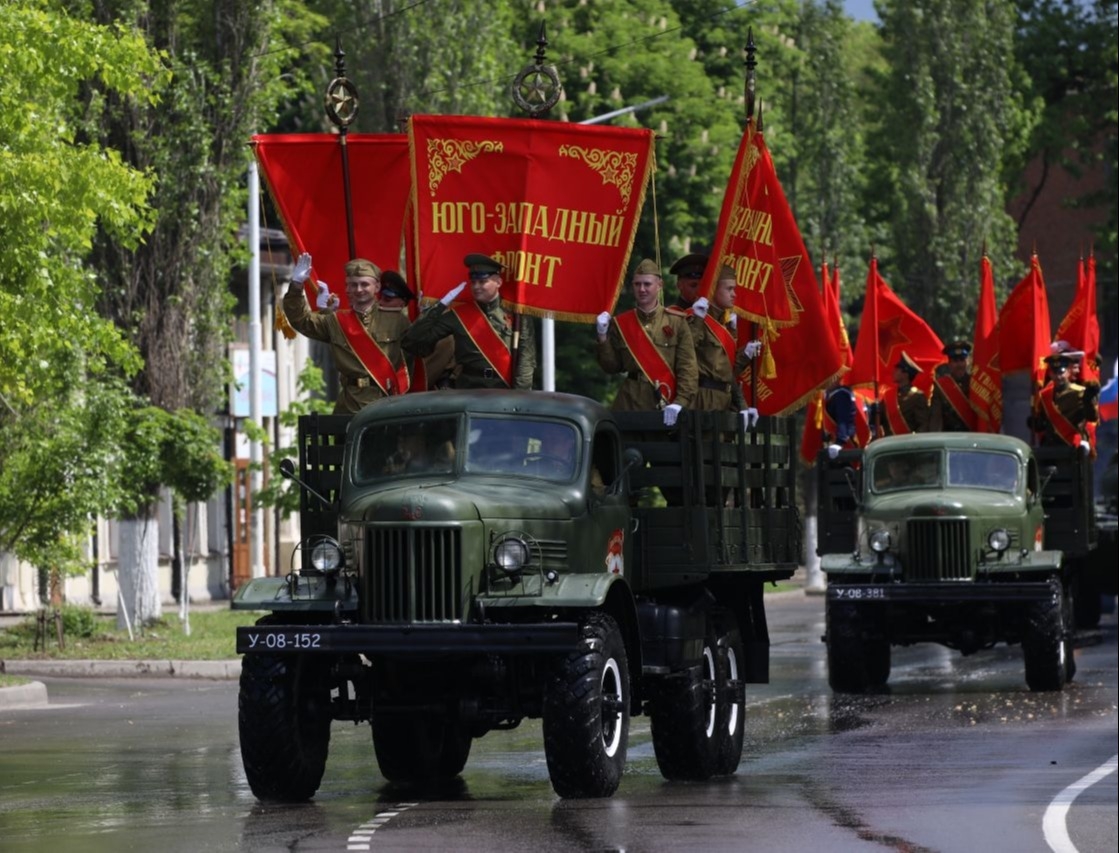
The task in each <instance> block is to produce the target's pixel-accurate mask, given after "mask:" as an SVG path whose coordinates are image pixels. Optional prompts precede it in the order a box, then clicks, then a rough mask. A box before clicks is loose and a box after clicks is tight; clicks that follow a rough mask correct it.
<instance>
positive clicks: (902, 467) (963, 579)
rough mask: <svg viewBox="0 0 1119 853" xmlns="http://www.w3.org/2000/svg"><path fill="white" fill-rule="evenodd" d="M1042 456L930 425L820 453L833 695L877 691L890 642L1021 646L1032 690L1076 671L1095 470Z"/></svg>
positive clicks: (1079, 459) (1009, 442)
mask: <svg viewBox="0 0 1119 853" xmlns="http://www.w3.org/2000/svg"><path fill="white" fill-rule="evenodd" d="M1045 453H1046V456H1045V457H1044V461H1042V460H1041V459H1039V455H1038V454H1037V453H1036V452H1035V451H1034V450H1033V449H1032V448H1030V446H1029V445H1027V444H1026V443H1025V442H1023V441H1021V440H1019V439H1017V438H1013V437H1010V436H1004V435H984V434H980V433H925V434H917V435H907V436H898V437H892V438H883V439H879V440H877V441H874V442H872V443H871V444H870V446H869V447H868V448H867V449H866V450H865V451H843V452H841V453H840V454H839V456H838V457H837V459H836V460H835V461H834V462H831V463H829V462H828V460H827V459H826V457H824V458H822V459H821V460H820V463H819V466H818V467H819V469H820V475H819V476H820V479H819V481H818V482H819V487H820V495H821V501H820V506H821V510H820V512H821V522H820V525H819V530H820V538H819V546H818V550H819V553H820V555H821V558H822V559H821V564H822V568H823V570H824V572H826V573H827V578H828V587H827V597H826V603H825V607H826V626H827V627H826V635H825V641H826V643H827V657H828V680H829V683H830V684H831V687H832V689H833V690H836V691H842V692H862V691H865V690H868V689H872V688H876V687H881V686H883V685H885V684H886V682H887V681H888V679H889V676H890V655H891V647H893V646H906V645H912V644H914V643H921V642H933V643H940V644H941V645H944V646H947V647H948V648H951V649H955V650H958V651H960V652H962V653H963V654H965V655H966V654H971V653H973V652H976V651H979V650H981V649H986V648H991V647H993V646H994V645H996V644H998V643H1002V642H1005V643H1008V644H1015V643H1018V644H1021V646H1022V653H1023V657H1024V660H1025V670H1026V683H1027V685H1028V686H1029V688H1030V689H1031V690H1060V689H1062V688H1063V686H1064V685H1065V684H1066V683H1067V682H1068V681H1070V680H1071V679H1072V677H1073V674H1074V673H1075V670H1076V665H1075V662H1074V659H1073V655H1072V641H1073V632H1074V628H1073V621H1074V616H1073V600H1072V594H1073V591H1074V590H1075V589H1076V588H1077V587H1078V585H1079V584H1080V583H1081V581H1082V578H1083V577H1084V574H1085V572H1086V571H1087V568H1086V567H1087V563H1086V558H1085V556H1084V555H1086V554H1088V553H1089V552H1090V551H1091V549H1092V548H1093V547H1094V540H1092V537H1093V533H1094V529H1095V528H1094V521H1093V519H1092V517H1093V513H1094V510H1093V505H1092V498H1091V494H1092V492H1091V468H1090V465H1089V462H1088V460H1087V457H1085V456H1084V455H1083V454H1081V453H1079V452H1077V451H1075V450H1072V449H1070V450H1069V451H1068V452H1067V453H1066V452H1065V451H1064V450H1063V449H1060V448H1057V449H1046V451H1045ZM1058 457H1059V458H1058ZM1090 540H1092V541H1090ZM1062 545H1064V546H1065V547H1067V548H1069V550H1070V553H1073V554H1075V555H1076V556H1075V557H1074V558H1072V559H1070V558H1069V557H1068V556H1067V554H1066V552H1065V551H1063V550H1062V548H1061V546H1062ZM1097 598H1098V596H1097ZM1097 618H1098V617H1097Z"/></svg>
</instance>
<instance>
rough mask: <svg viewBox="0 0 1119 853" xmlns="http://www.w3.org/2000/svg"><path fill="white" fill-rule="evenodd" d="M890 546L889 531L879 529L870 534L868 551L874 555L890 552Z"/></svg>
mask: <svg viewBox="0 0 1119 853" xmlns="http://www.w3.org/2000/svg"><path fill="white" fill-rule="evenodd" d="M892 544H893V541H892V540H891V538H890V531H889V530H887V529H886V528H884V527H880V528H878V529H877V530H875V531H873V532H872V533H871V534H870V550H872V551H873V552H874V553H875V554H884V553H885V552H886V551H889V550H890V546H891V545H892Z"/></svg>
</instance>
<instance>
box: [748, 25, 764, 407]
mask: <svg viewBox="0 0 1119 853" xmlns="http://www.w3.org/2000/svg"><path fill="white" fill-rule="evenodd" d="M757 52H758V46H757V43H756V42H755V41H754V28H753V27H750V28H749V29H748V30H747V31H746V63H745V64H746V91H745V99H746V133H749V132H750V122H752V121H753V120H754V101H755V98H756V96H757V74H756V73H755V69H756V68H757V67H758V60H757ZM761 129H762V128H761V113H760V111H759V114H758V124H757V130H758V131H759V132H760V131H761ZM767 313H768V312H767ZM757 338H758V324H757V321H756V320H751V321H750V340H751V341H755V340H757ZM759 355H760V353H759ZM757 407H758V363H755V362H751V364H750V408H752V409H756V408H757Z"/></svg>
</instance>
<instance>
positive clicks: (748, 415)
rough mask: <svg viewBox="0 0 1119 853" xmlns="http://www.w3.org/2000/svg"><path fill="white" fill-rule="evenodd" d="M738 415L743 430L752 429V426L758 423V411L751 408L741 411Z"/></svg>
mask: <svg viewBox="0 0 1119 853" xmlns="http://www.w3.org/2000/svg"><path fill="white" fill-rule="evenodd" d="M738 414H739V416H740V417H741V418H742V428H743V429H753V427H754V424H756V423H757V422H758V410H757V409H755V408H754V407H753V406H751V407H750V408H748V409H743V410H742V411H741V412H739V413H738Z"/></svg>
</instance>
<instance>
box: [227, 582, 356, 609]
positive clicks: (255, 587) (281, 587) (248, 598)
mask: <svg viewBox="0 0 1119 853" xmlns="http://www.w3.org/2000/svg"><path fill="white" fill-rule="evenodd" d="M339 602H340V603H341V609H342V610H357V606H358V599H357V587H356V586H355V585H354V584H353V583H348V582H346V581H345V580H337V581H332V580H331V579H329V578H326V577H322V576H306V575H302V576H297V577H296V579H295V581H294V583H292V582H289V581H288V579H287V578H253V579H252V580H250V581H249V582H248V583H244V584H242V585H241V586H240V587H238V589H237V592H236V593H235V594H234V596H233V601H232V602H231V605H230V606H231V608H232V609H233V610H286V611H293V610H294V611H300V612H318V611H325V612H331V611H333V610H334V609H335V607H336V606H337V605H338V603H339Z"/></svg>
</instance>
